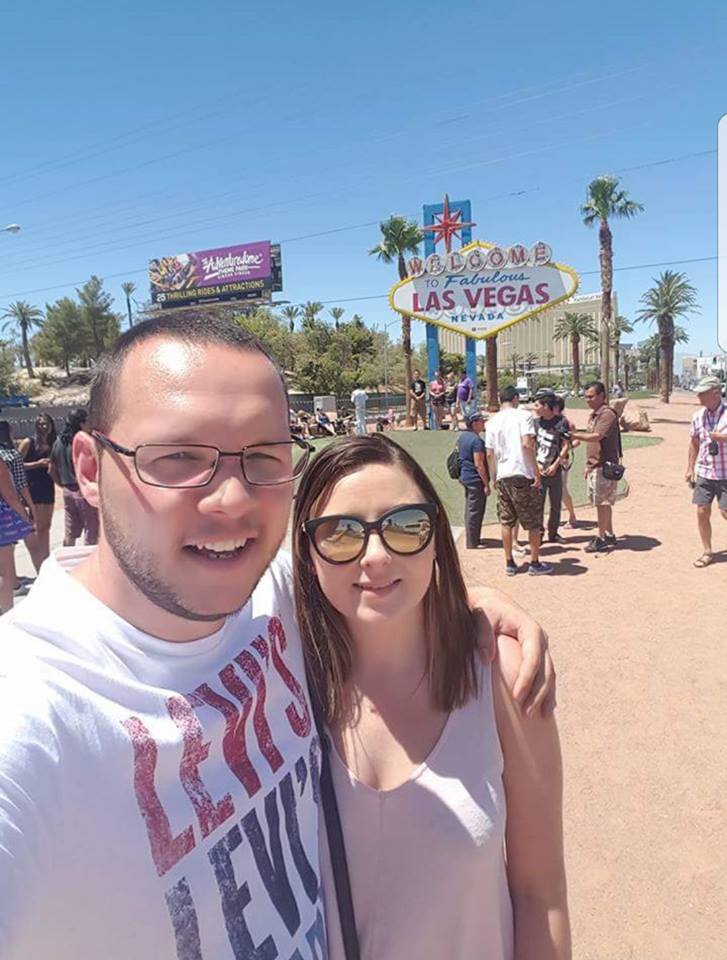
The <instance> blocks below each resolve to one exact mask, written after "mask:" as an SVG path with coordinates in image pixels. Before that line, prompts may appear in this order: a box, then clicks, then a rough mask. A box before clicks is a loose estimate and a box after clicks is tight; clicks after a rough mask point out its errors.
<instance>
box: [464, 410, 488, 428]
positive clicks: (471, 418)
mask: <svg viewBox="0 0 727 960" xmlns="http://www.w3.org/2000/svg"><path fill="white" fill-rule="evenodd" d="M476 420H482V422H483V423H484V420H485V415H484V413H480V412H479V410H475V412H474V413H469V414H467V417H466V420H465V422H466V424H467V426H468V427H471V426H472V424H473V423H474V422H475V421H476Z"/></svg>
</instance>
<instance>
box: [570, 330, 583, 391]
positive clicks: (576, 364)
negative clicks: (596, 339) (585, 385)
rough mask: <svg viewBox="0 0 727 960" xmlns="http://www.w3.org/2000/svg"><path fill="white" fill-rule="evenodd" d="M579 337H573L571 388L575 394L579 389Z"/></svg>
mask: <svg viewBox="0 0 727 960" xmlns="http://www.w3.org/2000/svg"><path fill="white" fill-rule="evenodd" d="M580 339H581V338H580V337H579V336H578V334H576V335H575V336H574V337H573V341H572V345H573V388H574V389H575V391H576V393H578V391H579V390H580V389H581V359H580V356H579V349H578V347H579V344H580Z"/></svg>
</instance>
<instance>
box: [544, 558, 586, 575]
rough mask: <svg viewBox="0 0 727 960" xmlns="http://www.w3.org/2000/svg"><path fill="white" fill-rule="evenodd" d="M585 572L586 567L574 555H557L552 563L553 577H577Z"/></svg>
mask: <svg viewBox="0 0 727 960" xmlns="http://www.w3.org/2000/svg"><path fill="white" fill-rule="evenodd" d="M587 572H588V567H584V566H583V564H582V563H581V562H580V561H579V560H576V558H575V557H559V558H558V559H557V560H555V562H554V563H553V574H552V575H553V576H554V577H577V576H580V574H582V573H587Z"/></svg>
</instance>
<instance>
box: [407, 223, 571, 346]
mask: <svg viewBox="0 0 727 960" xmlns="http://www.w3.org/2000/svg"><path fill="white" fill-rule="evenodd" d="M408 270H409V276H408V277H407V278H406V279H405V280H401V281H399V283H397V284H396V285H395V286H394V287H393V288H392V290H391V292H390V294H389V302H390V304H391V306H392V307H393V309H394V310H396V311H397V312H398V313H403V314H406V315H407V316H409V317H413V318H414V319H416V320H423V321H425V322H426V323H433V324H435V325H436V326H438V327H443V328H444V329H446V330H453V331H454V332H455V333H461V334H463V335H464V336H465V337H471V338H472V339H475V340H484V339H486V338H487V337H493V336H495V335H496V334H498V333H499V332H500V331H501V330H504V329H506V328H507V327H511V326H512V325H513V324H515V323H520V322H521V321H523V320H527V319H528V318H529V317H533V316H536V315H537V314H538V313H540V312H541V311H543V310H547V309H548V308H549V307H553V306H555V305H556V304H558V303H562V302H563V301H564V300H568V299H569V298H570V297H572V296H573V294H574V293H575V292H576V290H577V289H578V274H577V273H576V272H575V271H574V270H573V269H571V267H566V266H564V265H563V264H561V263H554V262H553V261H552V251H551V249H550V247H549V246H548V244H547V243H543V242H542V241H541V242H538V243H535V244H533V245H532V246H531V247H529V248H528V247H524V246H523V245H522V244H520V243H516V244H514V246H512V247H499V246H496V245H495V244H494V243H485V242H483V241H480V240H475V241H474V242H472V243H468V244H466V245H465V246H463V247H460V249H459V250H453V251H451V252H450V253H445V254H439V253H432V254H430V255H429V256H428V257H425V258H421V257H413V258H412V259H411V260H410V261H409V263H408Z"/></svg>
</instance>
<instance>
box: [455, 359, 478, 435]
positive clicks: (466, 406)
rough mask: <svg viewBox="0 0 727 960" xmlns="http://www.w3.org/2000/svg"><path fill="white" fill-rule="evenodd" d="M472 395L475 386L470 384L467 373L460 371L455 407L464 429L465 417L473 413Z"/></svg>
mask: <svg viewBox="0 0 727 960" xmlns="http://www.w3.org/2000/svg"><path fill="white" fill-rule="evenodd" d="M474 393H475V386H474V384H473V383H472V380H471V379H470V377H468V376H467V371H466V370H462V371H461V372H460V376H459V383H458V384H457V407H458V408H459V412H460V413H461V414H462V421H463V423H464V425H465V429H466V427H467V417H468V416H469V415H470V414H471V413H472V411H473V400H474ZM460 429H462V428H460Z"/></svg>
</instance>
